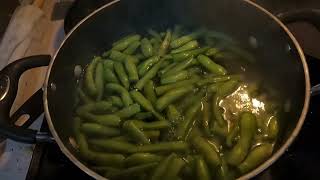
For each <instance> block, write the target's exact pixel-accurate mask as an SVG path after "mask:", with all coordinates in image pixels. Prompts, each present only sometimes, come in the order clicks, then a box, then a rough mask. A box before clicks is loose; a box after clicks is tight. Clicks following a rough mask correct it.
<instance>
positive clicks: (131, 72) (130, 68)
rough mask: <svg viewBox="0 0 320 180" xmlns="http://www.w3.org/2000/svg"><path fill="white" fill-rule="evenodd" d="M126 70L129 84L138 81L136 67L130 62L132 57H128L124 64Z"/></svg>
mask: <svg viewBox="0 0 320 180" xmlns="http://www.w3.org/2000/svg"><path fill="white" fill-rule="evenodd" d="M124 65H125V67H126V70H127V72H128V76H129V80H130V82H136V81H138V80H139V76H138V70H137V67H136V65H135V64H134V62H133V60H132V56H128V57H127V60H126V62H125V63H124Z"/></svg>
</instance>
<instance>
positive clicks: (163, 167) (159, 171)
mask: <svg viewBox="0 0 320 180" xmlns="http://www.w3.org/2000/svg"><path fill="white" fill-rule="evenodd" d="M176 156H177V155H176V154H174V153H171V154H170V155H169V156H167V157H166V158H164V159H163V160H162V161H160V163H159V165H158V166H157V167H156V168H155V170H154V171H153V173H152V175H151V178H150V179H151V180H161V179H162V177H163V176H164V175H165V173H166V171H167V168H168V167H169V163H170V162H171V161H172V160H173V159H174V158H176Z"/></svg>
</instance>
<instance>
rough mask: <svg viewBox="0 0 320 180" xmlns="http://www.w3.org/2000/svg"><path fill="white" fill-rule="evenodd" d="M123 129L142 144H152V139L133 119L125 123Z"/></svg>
mask: <svg viewBox="0 0 320 180" xmlns="http://www.w3.org/2000/svg"><path fill="white" fill-rule="evenodd" d="M122 127H123V129H124V130H125V131H126V132H127V133H128V134H129V135H130V137H132V139H133V140H134V141H136V142H138V143H141V144H150V139H149V138H147V136H146V135H145V134H144V133H143V131H141V130H140V129H139V128H138V127H137V126H136V125H135V124H134V122H133V121H126V122H124V123H123V126H122Z"/></svg>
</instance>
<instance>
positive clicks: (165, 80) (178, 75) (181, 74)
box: [161, 70, 189, 84]
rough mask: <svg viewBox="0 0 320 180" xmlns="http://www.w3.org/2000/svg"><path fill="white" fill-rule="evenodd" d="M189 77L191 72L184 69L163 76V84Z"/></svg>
mask: <svg viewBox="0 0 320 180" xmlns="http://www.w3.org/2000/svg"><path fill="white" fill-rule="evenodd" d="M188 78H189V72H188V71H186V70H184V71H180V72H177V73H176V74H174V75H169V76H164V77H162V78H161V84H171V83H175V82H178V81H182V80H186V79H188Z"/></svg>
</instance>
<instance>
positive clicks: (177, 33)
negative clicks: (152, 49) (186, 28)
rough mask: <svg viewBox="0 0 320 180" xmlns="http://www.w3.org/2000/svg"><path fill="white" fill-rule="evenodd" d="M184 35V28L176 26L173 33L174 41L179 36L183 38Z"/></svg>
mask: <svg viewBox="0 0 320 180" xmlns="http://www.w3.org/2000/svg"><path fill="white" fill-rule="evenodd" d="M181 33H182V26H181V25H176V26H174V29H173V33H172V37H171V39H172V41H174V40H176V39H177V38H178V37H179V36H181Z"/></svg>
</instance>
